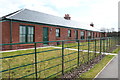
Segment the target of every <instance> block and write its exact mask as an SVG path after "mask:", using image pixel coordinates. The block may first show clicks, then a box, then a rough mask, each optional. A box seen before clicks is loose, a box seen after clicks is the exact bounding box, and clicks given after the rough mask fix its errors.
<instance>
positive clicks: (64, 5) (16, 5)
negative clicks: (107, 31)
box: [0, 0, 119, 29]
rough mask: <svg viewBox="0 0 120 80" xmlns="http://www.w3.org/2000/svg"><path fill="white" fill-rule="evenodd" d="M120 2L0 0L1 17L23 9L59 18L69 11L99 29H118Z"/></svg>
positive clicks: (79, 19) (106, 0)
mask: <svg viewBox="0 0 120 80" xmlns="http://www.w3.org/2000/svg"><path fill="white" fill-rule="evenodd" d="M118 1H119V0H0V17H1V16H4V15H6V14H9V13H11V12H14V11H17V10H19V9H21V8H28V9H32V10H36V11H40V12H45V13H48V14H53V15H57V16H62V17H63V16H64V15H63V14H65V13H66V12H67V11H69V12H70V13H69V14H71V16H72V19H73V20H78V21H80V22H84V23H86V24H88V25H89V24H90V23H91V22H93V23H94V24H95V26H96V27H97V28H101V27H106V28H112V27H115V28H116V29H117V27H118V24H117V22H118Z"/></svg>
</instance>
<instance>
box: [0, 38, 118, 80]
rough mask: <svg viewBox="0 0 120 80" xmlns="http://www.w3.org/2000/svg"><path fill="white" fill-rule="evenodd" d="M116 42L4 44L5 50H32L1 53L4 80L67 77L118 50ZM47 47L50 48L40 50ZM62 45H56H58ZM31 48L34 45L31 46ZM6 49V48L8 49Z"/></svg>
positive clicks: (106, 40)
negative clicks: (71, 72) (103, 53)
mask: <svg viewBox="0 0 120 80" xmlns="http://www.w3.org/2000/svg"><path fill="white" fill-rule="evenodd" d="M116 41H117V39H116V38H111V37H107V38H96V39H87V40H64V41H47V42H31V43H11V44H0V46H3V47H6V46H7V47H9V46H12V47H14V48H15V47H18V46H20V45H23V46H25V45H26V46H29V47H31V48H30V49H25V50H24V49H22V50H17V51H8V52H3V53H1V54H2V56H1V57H0V60H2V70H1V71H0V73H1V74H2V78H7V79H13V78H16V79H24V78H33V79H36V80H37V79H39V78H42V79H48V78H54V77H58V75H64V74H65V73H66V72H67V71H69V70H71V69H73V68H75V67H79V66H80V65H82V64H87V63H89V62H90V61H91V60H92V59H94V58H95V57H97V56H99V55H102V52H107V51H108V50H109V49H110V48H111V47H113V46H115V44H116ZM43 43H49V45H54V46H45V47H40V45H41V44H43ZM58 43H59V45H55V44H58ZM29 44H32V46H31V45H29ZM7 47H6V48H7Z"/></svg>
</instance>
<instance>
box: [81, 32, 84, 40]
mask: <svg viewBox="0 0 120 80" xmlns="http://www.w3.org/2000/svg"><path fill="white" fill-rule="evenodd" d="M80 35H81V39H84V31H81V32H80Z"/></svg>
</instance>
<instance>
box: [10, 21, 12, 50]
mask: <svg viewBox="0 0 120 80" xmlns="http://www.w3.org/2000/svg"><path fill="white" fill-rule="evenodd" d="M10 43H12V19H10ZM10 49H12V45H10Z"/></svg>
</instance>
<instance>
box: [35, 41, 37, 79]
mask: <svg viewBox="0 0 120 80" xmlns="http://www.w3.org/2000/svg"><path fill="white" fill-rule="evenodd" d="M34 48H35V75H36V80H37V49H36V43H34Z"/></svg>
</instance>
